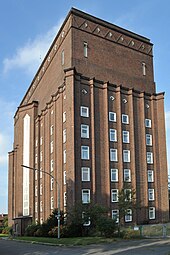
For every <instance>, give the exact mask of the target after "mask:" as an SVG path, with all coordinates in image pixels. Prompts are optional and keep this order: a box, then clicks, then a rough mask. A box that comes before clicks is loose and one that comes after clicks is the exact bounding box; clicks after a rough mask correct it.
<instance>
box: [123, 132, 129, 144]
mask: <svg viewBox="0 0 170 255" xmlns="http://www.w3.org/2000/svg"><path fill="white" fill-rule="evenodd" d="M123 143H129V131H127V130H123Z"/></svg>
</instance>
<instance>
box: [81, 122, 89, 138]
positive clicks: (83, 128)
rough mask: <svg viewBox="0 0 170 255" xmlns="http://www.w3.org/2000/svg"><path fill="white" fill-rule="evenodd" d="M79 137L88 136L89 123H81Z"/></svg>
mask: <svg viewBox="0 0 170 255" xmlns="http://www.w3.org/2000/svg"><path fill="white" fill-rule="evenodd" d="M81 138H89V125H85V124H81Z"/></svg>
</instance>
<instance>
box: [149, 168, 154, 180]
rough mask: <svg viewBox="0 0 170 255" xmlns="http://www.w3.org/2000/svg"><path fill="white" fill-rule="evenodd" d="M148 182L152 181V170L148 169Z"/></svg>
mask: <svg viewBox="0 0 170 255" xmlns="http://www.w3.org/2000/svg"><path fill="white" fill-rule="evenodd" d="M148 182H154V175H153V170H148Z"/></svg>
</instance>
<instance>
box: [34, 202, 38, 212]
mask: <svg viewBox="0 0 170 255" xmlns="http://www.w3.org/2000/svg"><path fill="white" fill-rule="evenodd" d="M35 212H36V213H37V212H38V204H37V202H35Z"/></svg>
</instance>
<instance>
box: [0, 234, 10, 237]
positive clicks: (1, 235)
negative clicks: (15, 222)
mask: <svg viewBox="0 0 170 255" xmlns="http://www.w3.org/2000/svg"><path fill="white" fill-rule="evenodd" d="M1 237H8V235H7V234H0V238H1Z"/></svg>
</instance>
